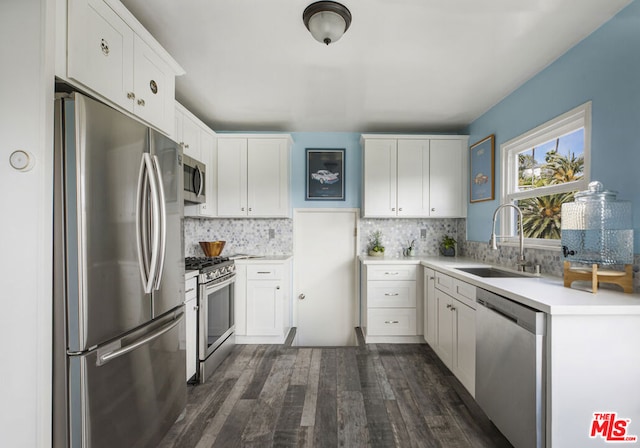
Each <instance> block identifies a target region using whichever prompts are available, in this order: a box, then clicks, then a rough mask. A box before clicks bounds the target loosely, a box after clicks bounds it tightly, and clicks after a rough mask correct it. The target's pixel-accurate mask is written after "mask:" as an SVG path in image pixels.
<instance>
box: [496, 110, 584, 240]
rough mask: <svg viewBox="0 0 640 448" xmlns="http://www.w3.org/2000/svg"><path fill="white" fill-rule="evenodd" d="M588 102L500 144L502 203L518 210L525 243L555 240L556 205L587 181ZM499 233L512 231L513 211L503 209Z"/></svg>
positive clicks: (559, 206)
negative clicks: (513, 206) (516, 207)
mask: <svg viewBox="0 0 640 448" xmlns="http://www.w3.org/2000/svg"><path fill="white" fill-rule="evenodd" d="M590 141H591V102H588V103H585V104H583V105H582V106H579V107H577V108H575V109H573V110H571V111H569V112H567V113H565V114H563V115H561V116H559V117H557V118H554V119H553V120H551V121H548V122H547V123H544V124H543V125H541V126H538V127H537V128H535V129H533V130H531V131H529V132H527V133H525V134H523V135H521V136H519V137H516V138H515V139H513V140H510V141H508V142H506V143H503V144H502V145H501V146H500V151H501V157H502V203H503V204H508V203H509V204H514V205H516V206H518V207H519V208H520V210H521V211H522V217H523V218H522V227H523V233H524V237H525V239H526V240H525V243H526V245H527V246H534V245H539V246H545V247H549V246H551V247H553V246H558V247H559V245H560V225H561V209H562V204H563V203H564V202H573V197H574V194H575V193H576V192H577V191H581V190H586V188H587V184H588V183H589V162H590V161H589V148H590ZM501 218H502V220H501V222H502V224H503V225H502V234H503V235H507V236H512V237H514V238H515V237H516V236H518V221H517V213H515V210H513V209H512V208H505V209H503V212H502V216H501Z"/></svg>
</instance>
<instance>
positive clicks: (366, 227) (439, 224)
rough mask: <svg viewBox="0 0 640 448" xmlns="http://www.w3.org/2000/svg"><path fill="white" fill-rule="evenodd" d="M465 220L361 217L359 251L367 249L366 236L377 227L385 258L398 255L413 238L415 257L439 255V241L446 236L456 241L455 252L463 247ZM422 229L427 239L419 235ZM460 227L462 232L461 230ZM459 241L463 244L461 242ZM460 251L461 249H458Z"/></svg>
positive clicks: (400, 254)
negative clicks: (380, 234)
mask: <svg viewBox="0 0 640 448" xmlns="http://www.w3.org/2000/svg"><path fill="white" fill-rule="evenodd" d="M465 221H466V220H465V219H461V218H446V219H444V218H443V219H437V218H436V219H433V218H431V219H406V218H402V219H400V218H397V219H370V218H366V219H361V220H360V223H359V226H360V252H361V253H362V254H365V253H366V252H367V244H368V241H369V235H371V234H372V233H373V232H375V231H376V230H380V231H381V232H382V242H383V244H384V247H385V256H386V257H400V256H402V250H403V249H404V248H406V247H407V246H408V245H409V244H410V243H411V241H413V240H415V242H416V244H415V250H416V255H417V256H431V255H439V254H440V251H439V246H440V240H441V239H442V237H443V236H445V235H449V236H451V237H453V238H454V239H455V240H456V241H458V251H460V250H463V248H464V243H463V241H464V238H465V230H464V229H465ZM421 229H425V230H426V238H420V231H421ZM461 229H462V232H461V231H460V230H461ZM461 241H462V243H461ZM459 253H461V252H459Z"/></svg>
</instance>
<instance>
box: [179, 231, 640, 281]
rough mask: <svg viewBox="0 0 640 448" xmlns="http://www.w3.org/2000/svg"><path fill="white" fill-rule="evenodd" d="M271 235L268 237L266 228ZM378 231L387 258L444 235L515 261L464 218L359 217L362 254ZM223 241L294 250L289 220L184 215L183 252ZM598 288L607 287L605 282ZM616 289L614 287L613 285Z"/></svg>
mask: <svg viewBox="0 0 640 448" xmlns="http://www.w3.org/2000/svg"><path fill="white" fill-rule="evenodd" d="M270 229H272V230H273V238H271V239H270V238H269V230H270ZM421 229H425V230H426V235H427V236H426V238H420V230H421ZM376 230H380V231H381V232H382V240H383V244H384V246H385V255H386V256H387V257H400V256H402V250H403V249H404V248H406V247H407V246H408V245H409V244H410V242H411V241H412V240H415V241H416V244H415V248H416V255H418V256H432V255H438V254H439V245H440V240H441V239H442V237H443V236H444V235H449V236H452V237H453V238H455V239H456V241H457V248H456V251H457V254H458V255H460V256H465V257H469V258H473V259H475V260H478V261H481V262H483V263H487V264H497V265H501V266H516V263H517V261H518V247H513V246H499V247H498V250H496V251H493V250H491V249H489V246H488V244H487V243H486V242H477V241H466V219H463V218H446V219H437V218H436V219H405V218H402V219H399V218H396V219H360V221H359V235H360V253H362V254H366V252H367V243H368V237H369V235H370V234H371V233H372V232H374V231H376ZM216 240H224V241H226V242H227V243H226V245H225V248H224V251H223V255H224V254H233V253H248V254H260V255H285V254H292V253H293V220H292V219H246V218H243V219H199V218H185V219H184V244H185V248H184V249H185V256H186V257H191V256H202V255H203V252H202V250H201V249H200V246H199V244H198V242H199V241H216ZM525 258H526V260H527V262H529V263H531V264H539V265H540V269H541V272H542V273H543V274H546V275H552V276H556V277H562V276H563V261H564V260H563V257H562V254H561V253H560V250H559V249H552V250H549V249H531V248H525ZM638 266H640V254H636V255H635V258H634V268H635V273H634V278H633V284H634V291H635V292H640V275H639V274H638V273H637V272H638ZM602 287H605V288H606V287H607V286H606V285H603V286H602ZM611 287H612V288H615V286H611Z"/></svg>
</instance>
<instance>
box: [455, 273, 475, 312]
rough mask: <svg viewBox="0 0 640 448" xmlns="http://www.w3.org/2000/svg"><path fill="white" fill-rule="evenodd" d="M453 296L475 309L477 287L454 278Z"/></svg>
mask: <svg viewBox="0 0 640 448" xmlns="http://www.w3.org/2000/svg"><path fill="white" fill-rule="evenodd" d="M453 297H455V298H456V299H458V300H460V301H461V302H462V303H464V304H465V305H468V306H470V307H472V308H473V309H475V308H476V307H475V303H476V287H475V286H473V285H470V284H469V283H465V282H463V281H461V280H458V279H453Z"/></svg>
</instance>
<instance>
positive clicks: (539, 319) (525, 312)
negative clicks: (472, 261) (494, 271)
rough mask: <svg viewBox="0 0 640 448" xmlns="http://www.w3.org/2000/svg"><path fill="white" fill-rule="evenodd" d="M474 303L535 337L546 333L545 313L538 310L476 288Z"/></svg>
mask: <svg viewBox="0 0 640 448" xmlns="http://www.w3.org/2000/svg"><path fill="white" fill-rule="evenodd" d="M476 302H477V303H478V304H479V305H481V306H483V307H485V308H487V309H488V310H491V311H493V312H495V313H496V314H499V315H500V316H503V317H504V318H506V319H509V320H510V321H511V322H513V323H515V324H516V325H518V326H519V327H522V328H524V329H525V330H527V331H528V332H529V333H533V334H536V335H544V334H545V333H546V331H545V326H546V317H545V313H544V312H542V311H540V310H536V309H533V308H531V307H529V306H527V305H523V304H522V303H519V302H516V301H515V300H511V299H509V298H507V297H503V296H500V295H498V294H496V293H493V292H491V291H487V290H486V289H482V288H476Z"/></svg>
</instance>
